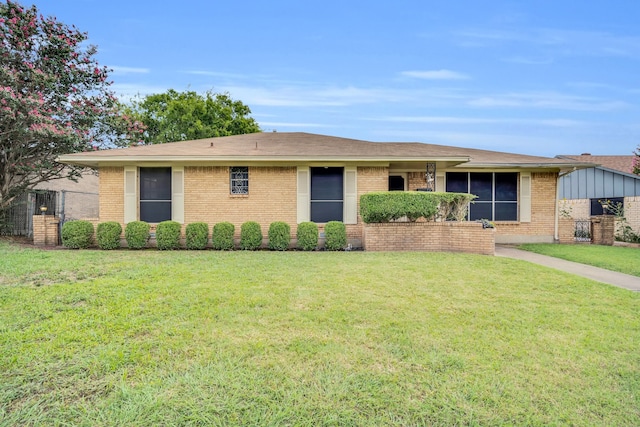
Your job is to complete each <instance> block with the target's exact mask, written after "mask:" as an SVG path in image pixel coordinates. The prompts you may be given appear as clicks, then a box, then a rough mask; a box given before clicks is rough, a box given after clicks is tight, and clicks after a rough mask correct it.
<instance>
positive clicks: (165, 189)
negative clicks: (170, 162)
mask: <svg viewBox="0 0 640 427" xmlns="http://www.w3.org/2000/svg"><path fill="white" fill-rule="evenodd" d="M140 200H171V168H140Z"/></svg>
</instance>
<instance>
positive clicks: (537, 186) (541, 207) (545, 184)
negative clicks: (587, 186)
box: [496, 172, 558, 243]
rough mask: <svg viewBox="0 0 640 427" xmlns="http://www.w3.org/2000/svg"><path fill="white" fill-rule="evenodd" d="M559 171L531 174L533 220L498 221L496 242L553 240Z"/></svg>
mask: <svg viewBox="0 0 640 427" xmlns="http://www.w3.org/2000/svg"><path fill="white" fill-rule="evenodd" d="M557 177H558V174H557V173H551V172H542V173H532V174H531V222H516V221H513V222H511V221H505V222H496V242H499V243H521V242H523V243H524V242H549V243H551V242H553V240H554V236H555V212H556V194H557V193H556V185H557Z"/></svg>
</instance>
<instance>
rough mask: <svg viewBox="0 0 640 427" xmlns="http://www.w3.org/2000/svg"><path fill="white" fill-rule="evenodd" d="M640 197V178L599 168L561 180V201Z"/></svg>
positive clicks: (578, 171) (580, 171)
mask: <svg viewBox="0 0 640 427" xmlns="http://www.w3.org/2000/svg"><path fill="white" fill-rule="evenodd" d="M637 196H640V177H638V178H633V177H630V176H625V175H621V174H617V173H615V172H612V171H608V170H603V169H599V168H589V169H580V170H577V171H575V172H571V173H569V174H567V175H564V176H562V177H561V178H560V198H561V199H569V200H572V199H573V200H575V199H603V198H607V197H637Z"/></svg>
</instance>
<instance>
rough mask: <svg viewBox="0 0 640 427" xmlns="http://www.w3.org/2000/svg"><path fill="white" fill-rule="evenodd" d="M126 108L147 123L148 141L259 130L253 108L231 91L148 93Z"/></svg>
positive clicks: (158, 142)
mask: <svg viewBox="0 0 640 427" xmlns="http://www.w3.org/2000/svg"><path fill="white" fill-rule="evenodd" d="M127 111H128V112H129V114H130V115H131V117H133V118H134V119H135V120H137V121H140V122H142V123H144V124H145V126H146V131H145V133H144V136H143V141H144V143H145V144H161V143H165V142H175V141H185V140H191V139H200V138H210V137H214V136H229V135H241V134H246V133H254V132H260V131H261V130H260V126H258V123H257V122H256V121H255V120H254V119H253V118H252V117H250V114H251V109H250V108H249V107H248V106H246V105H245V104H243V103H242V102H241V101H234V100H233V99H231V97H230V95H229V94H228V93H213V92H211V91H207V92H205V94H204V95H200V94H198V93H196V92H194V91H186V92H177V91H175V90H173V89H169V90H168V91H167V92H166V93H160V94H154V95H147V96H144V97H139V98H137V99H134V100H132V102H131V105H129V106H128V109H127Z"/></svg>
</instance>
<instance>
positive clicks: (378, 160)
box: [56, 152, 469, 168]
mask: <svg viewBox="0 0 640 427" xmlns="http://www.w3.org/2000/svg"><path fill="white" fill-rule="evenodd" d="M56 161H58V162H60V163H65V164H70V165H75V166H83V167H90V168H99V167H106V166H127V165H136V166H140V165H142V166H144V165H152V164H154V165H155V164H167V165H169V164H171V165H174V164H175V165H193V166H204V165H206V166H225V165H247V166H260V165H262V166H292V165H301V164H304V165H308V164H327V163H332V164H335V163H344V164H358V165H370V166H382V165H387V166H388V165H389V164H394V165H402V166H403V167H418V166H420V165H424V164H426V163H438V164H440V165H442V167H452V166H455V165H459V164H462V163H466V162H468V161H469V157H467V156H447V157H437V156H436V157H392V158H390V157H378V156H347V157H345V156H259V157H258V156H211V157H204V156H122V155H113V156H109V155H104V152H103V153H101V154H100V155H95V156H91V155H83V156H76V155H62V156H60V157H58V158H57V159H56Z"/></svg>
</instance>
